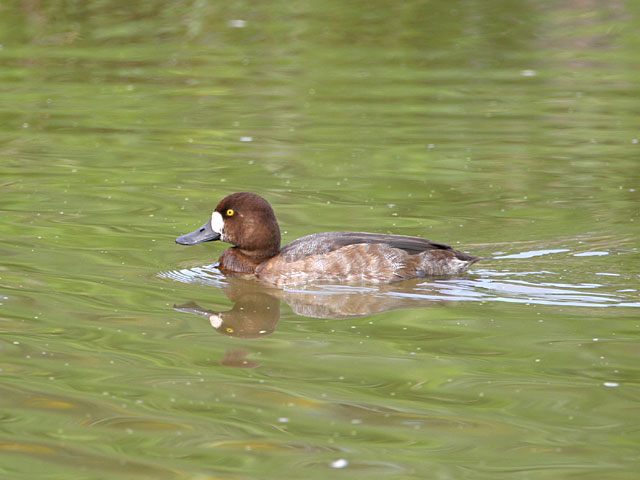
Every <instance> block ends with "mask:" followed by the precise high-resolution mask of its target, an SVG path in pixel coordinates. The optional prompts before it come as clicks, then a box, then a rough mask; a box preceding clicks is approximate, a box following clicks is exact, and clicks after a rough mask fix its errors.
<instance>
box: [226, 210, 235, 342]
mask: <svg viewBox="0 0 640 480" xmlns="http://www.w3.org/2000/svg"><path fill="white" fill-rule="evenodd" d="M231 211H232V212H233V210H231ZM225 330H226V331H227V333H233V331H234V330H233V328H231V327H227V328H226V329H225Z"/></svg>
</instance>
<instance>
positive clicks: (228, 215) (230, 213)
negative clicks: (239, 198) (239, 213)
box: [227, 208, 236, 217]
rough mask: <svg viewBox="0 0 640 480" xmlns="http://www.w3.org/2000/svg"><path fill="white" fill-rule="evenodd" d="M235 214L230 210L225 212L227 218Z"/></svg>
mask: <svg viewBox="0 0 640 480" xmlns="http://www.w3.org/2000/svg"><path fill="white" fill-rule="evenodd" d="M234 213H236V212H234V211H233V210H232V209H231V208H230V209H229V210H227V217H233V214H234Z"/></svg>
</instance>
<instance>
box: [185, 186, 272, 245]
mask: <svg viewBox="0 0 640 480" xmlns="http://www.w3.org/2000/svg"><path fill="white" fill-rule="evenodd" d="M214 240H222V241H223V242H227V243H230V244H232V245H234V246H236V247H238V248H239V249H241V250H242V251H243V252H245V253H247V254H250V255H252V256H260V257H262V256H264V257H270V256H273V255H275V254H277V253H278V251H279V250H280V227H278V221H277V220H276V215H275V213H274V212H273V208H271V205H269V202H267V201H266V200H265V199H264V198H262V197H261V196H259V195H256V194H255V193H248V192H240V193H233V194H231V195H229V196H227V197H225V198H223V199H222V200H221V201H220V203H218V206H217V207H216V209H215V210H214V211H213V213H212V214H211V219H210V220H209V221H207V223H205V224H204V225H203V226H202V227H200V228H199V229H198V230H195V231H193V232H191V233H187V234H185V235H182V236H180V237H178V238H176V243H179V244H180V245H195V244H196V243H202V242H211V241H214Z"/></svg>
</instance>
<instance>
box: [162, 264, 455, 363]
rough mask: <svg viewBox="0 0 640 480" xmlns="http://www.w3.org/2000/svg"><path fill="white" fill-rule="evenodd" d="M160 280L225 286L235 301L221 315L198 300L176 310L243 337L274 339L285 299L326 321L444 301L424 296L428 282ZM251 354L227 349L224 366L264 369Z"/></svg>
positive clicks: (203, 273)
mask: <svg viewBox="0 0 640 480" xmlns="http://www.w3.org/2000/svg"><path fill="white" fill-rule="evenodd" d="M161 276H162V277H165V278H171V279H173V280H177V281H180V282H185V283H200V284H205V285H210V286H213V287H217V288H221V289H222V290H223V291H224V293H225V295H226V296H227V297H228V298H229V300H231V301H232V302H233V308H231V309H230V310H227V311H223V312H220V311H216V310H212V309H208V308H206V307H204V306H201V305H198V304H197V303H195V302H188V303H184V304H180V305H174V309H175V310H176V311H178V312H182V313H189V314H192V315H198V316H201V317H204V318H206V319H207V321H208V322H209V323H210V324H211V326H212V327H213V328H214V329H215V330H216V331H217V332H218V333H220V334H222V335H226V336H230V337H238V338H258V337H263V336H267V335H271V334H272V333H273V332H274V331H275V329H276V326H277V324H278V321H279V320H280V303H281V301H284V302H285V303H287V304H288V305H289V306H290V307H291V309H292V310H293V311H294V312H295V313H296V314H298V315H301V316H305V317H314V318H324V319H339V318H353V317H362V316H367V315H373V314H376V313H382V312H387V311H390V310H398V309H407V308H415V307H424V306H427V305H433V304H434V303H442V299H438V300H434V299H432V298H429V295H426V296H425V279H415V280H408V281H404V282H400V283H395V284H389V285H379V286H348V285H310V286H304V287H300V288H288V289H281V288H277V287H273V286H269V285H264V284H262V283H260V282H257V281H255V280H250V279H245V278H242V277H229V276H226V277H225V276H223V275H221V274H219V273H218V271H217V269H214V268H212V267H199V268H197V269H188V270H181V271H173V272H166V273H163V274H161ZM418 285H419V286H418ZM418 292H420V294H419V295H418ZM248 353H249V352H247V351H246V350H242V349H231V350H228V351H227V352H226V353H225V357H224V359H223V360H222V361H221V365H226V366H234V367H239V368H253V367H257V366H259V365H260V363H259V362H257V361H255V360H251V359H248V358H247V355H248Z"/></svg>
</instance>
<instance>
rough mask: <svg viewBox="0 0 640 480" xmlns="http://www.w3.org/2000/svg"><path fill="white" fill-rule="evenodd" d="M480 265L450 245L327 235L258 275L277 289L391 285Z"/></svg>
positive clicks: (295, 245) (287, 252)
mask: <svg viewBox="0 0 640 480" xmlns="http://www.w3.org/2000/svg"><path fill="white" fill-rule="evenodd" d="M477 260H478V258H477V257H472V256H470V255H467V254H465V253H462V252H459V251H457V250H455V249H453V248H452V247H450V246H449V245H446V244H443V243H438V242H432V241H430V240H426V239H424V238H419V237H408V236H405V235H388V234H376V233H364V232H325V233H316V234H313V235H308V236H306V237H302V238H299V239H298V240H295V241H293V242H291V243H289V244H287V245H285V246H284V247H282V249H281V250H280V253H279V254H278V255H277V256H275V257H273V258H271V259H270V260H268V261H266V262H265V263H264V264H262V265H260V267H259V268H258V270H256V274H257V275H258V277H259V278H261V279H262V280H264V281H267V282H269V283H274V284H277V285H286V284H295V283H303V282H309V281H314V280H321V281H322V280H325V281H339V282H367V283H388V282H393V281H397V280H405V279H408V278H414V277H424V276H430V275H434V276H435V275H451V274H455V273H460V272H462V271H464V270H465V269H466V268H467V267H468V266H469V265H471V264H472V263H474V262H475V261H477Z"/></svg>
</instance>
